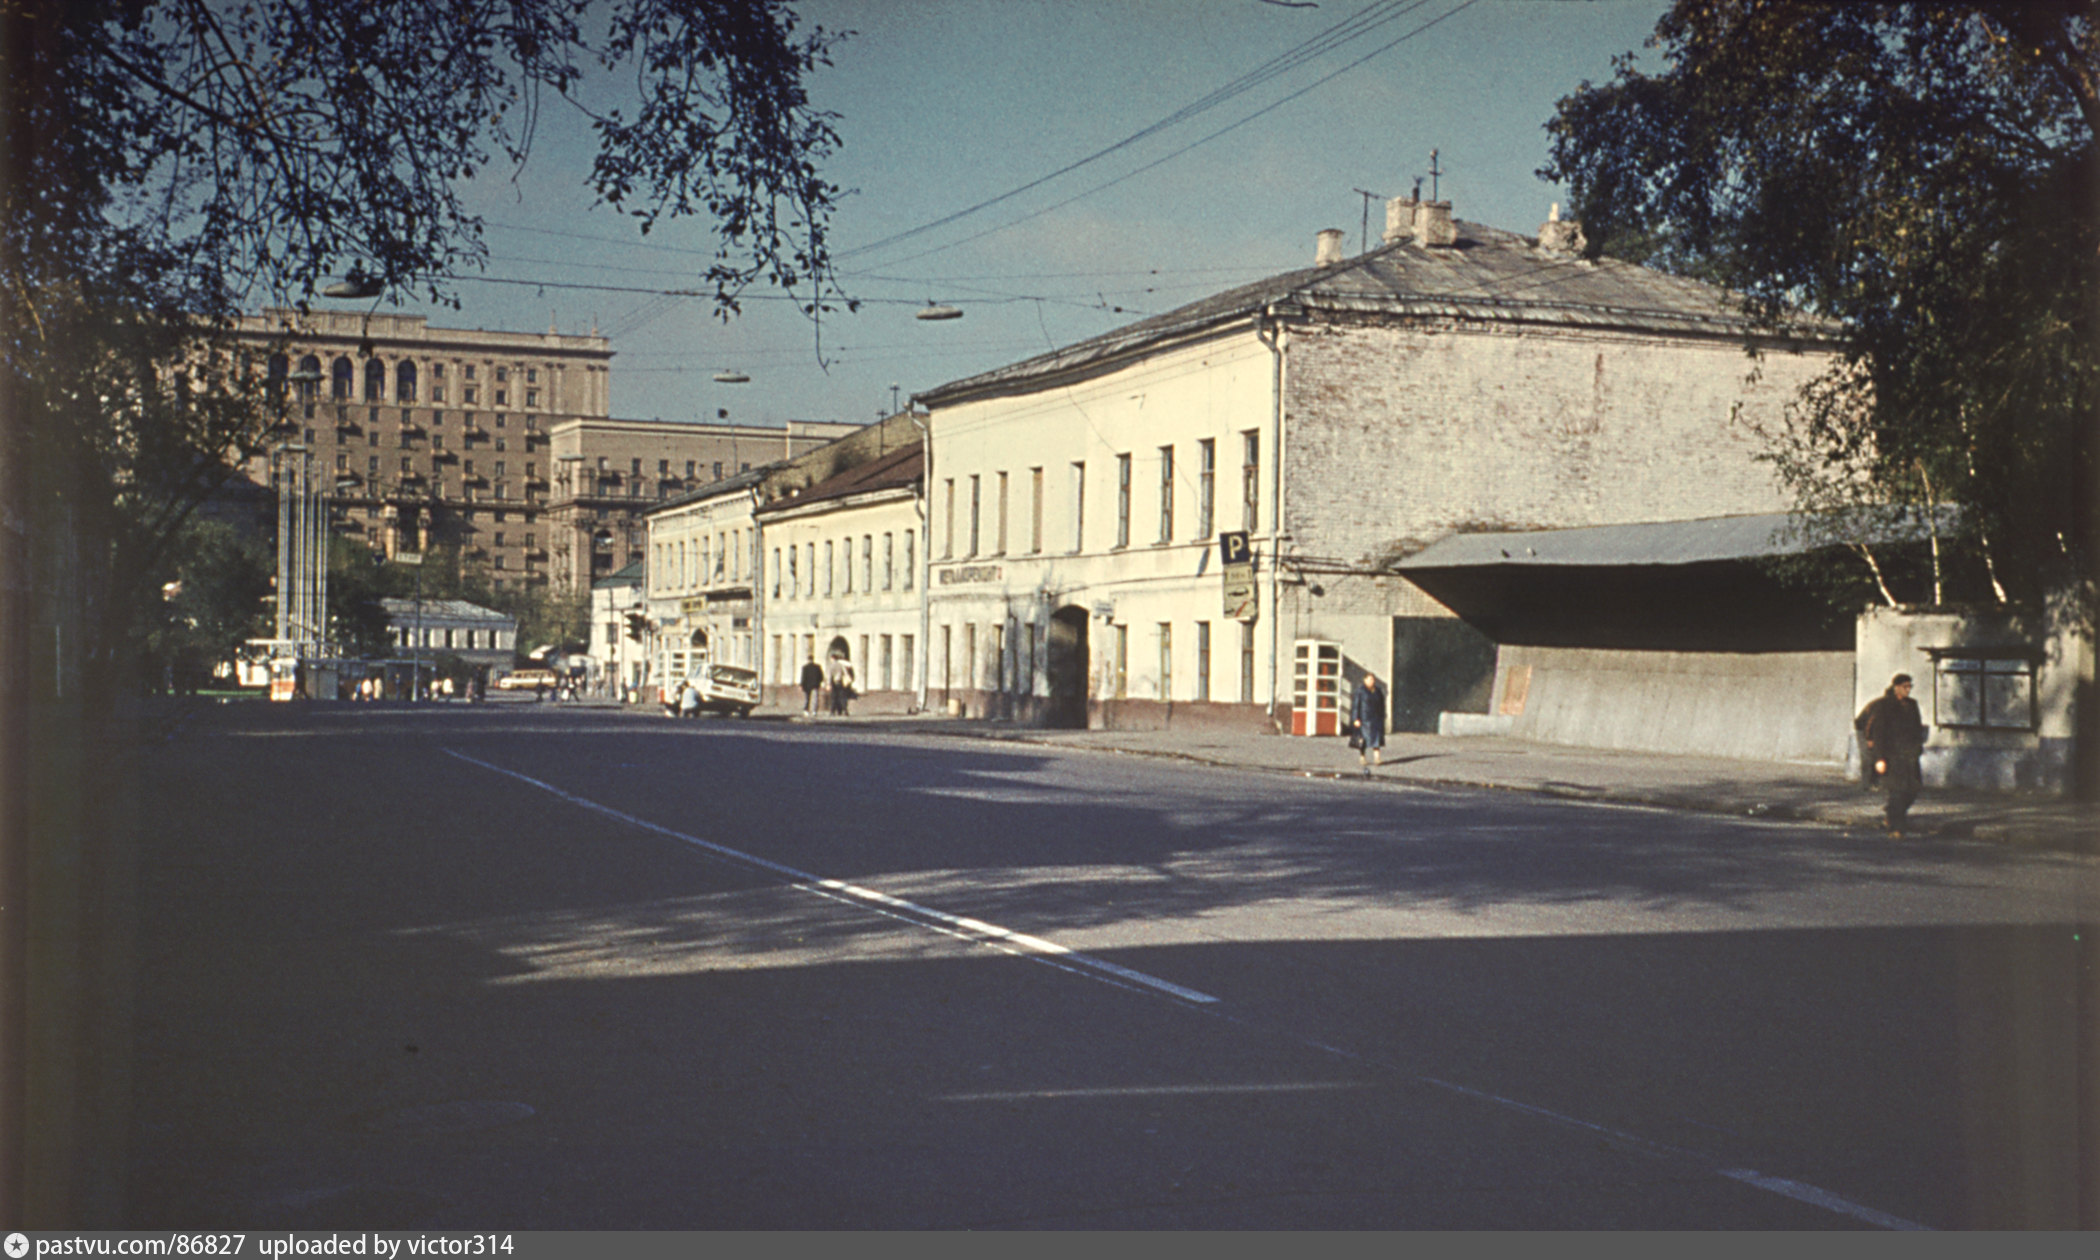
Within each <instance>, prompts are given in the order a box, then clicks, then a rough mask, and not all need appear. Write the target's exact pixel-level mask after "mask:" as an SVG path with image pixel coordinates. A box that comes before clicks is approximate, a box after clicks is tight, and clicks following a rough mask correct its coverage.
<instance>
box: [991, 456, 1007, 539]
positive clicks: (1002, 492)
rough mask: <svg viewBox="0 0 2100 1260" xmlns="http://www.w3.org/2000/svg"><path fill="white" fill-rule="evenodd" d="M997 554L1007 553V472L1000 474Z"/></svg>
mask: <svg viewBox="0 0 2100 1260" xmlns="http://www.w3.org/2000/svg"><path fill="white" fill-rule="evenodd" d="M993 554H995V555H1001V556H1003V555H1005V554H1006V474H1005V473H1003V472H1002V473H1000V474H999V550H998V551H996V552H994V553H993Z"/></svg>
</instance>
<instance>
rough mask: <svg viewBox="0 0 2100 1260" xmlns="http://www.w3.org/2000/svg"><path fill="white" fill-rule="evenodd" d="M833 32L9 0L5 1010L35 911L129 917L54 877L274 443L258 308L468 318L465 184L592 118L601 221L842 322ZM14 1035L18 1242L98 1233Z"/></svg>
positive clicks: (79, 1093) (194, 2)
mask: <svg viewBox="0 0 2100 1260" xmlns="http://www.w3.org/2000/svg"><path fill="white" fill-rule="evenodd" d="M835 38H836V37H835V36H834V35H832V34H829V33H826V32H824V31H821V30H810V31H808V32H807V33H802V32H798V30H797V22H796V19H795V17H794V14H793V13H792V11H791V10H790V9H789V8H788V7H787V5H786V4H785V3H782V0H603V2H602V3H596V2H593V3H589V4H587V2H586V0H358V2H356V3H345V2H343V0H0V1011H6V1012H18V1011H20V1010H21V1009H23V1006H22V1003H23V1002H24V1001H26V1000H27V999H26V998H25V997H24V994H25V993H26V992H27V989H26V987H25V986H26V980H25V979H24V977H25V975H26V970H25V968H26V966H27V964H25V963H24V961H23V959H24V958H25V956H26V955H25V953H24V950H23V948H18V946H20V945H21V942H23V941H25V940H28V939H29V937H28V936H27V934H26V928H25V927H24V926H23V924H24V922H25V920H24V918H23V914H24V909H23V907H24V906H25V905H27V904H29V903H30V902H31V901H33V900H36V899H38V898H42V899H44V900H46V901H49V900H51V899H52V898H54V897H55V898H56V899H57V901H59V902H67V903H69V904H77V905H90V906H96V905H109V906H116V905H121V904H123V903H124V898H123V897H122V896H119V895H115V893H114V892H112V890H107V889H97V888H94V887H89V886H87V885H86V884H82V885H80V886H77V887H70V888H60V887H55V886H54V885H52V883H51V882H50V881H51V880H54V879H60V878H61V877H63V878H68V879H70V878H75V876H73V875H65V874H64V873H65V872H79V873H81V874H79V875H78V876H77V877H78V878H79V879H81V880H89V879H91V878H92V872H95V871H99V870H104V869H116V868H117V867H120V866H121V865H122V864H121V863H114V864H111V863H103V862H100V861H98V860H96V859H95V857H94V856H93V855H92V854H88V855H83V854H82V853H81V852H79V851H78V846H79V845H82V844H86V843H88V842H87V841H83V840H81V839H79V838H80V837H91V836H94V835H98V834H107V828H108V826H109V824H107V823H106V822H105V821H98V816H97V810H98V809H103V808H115V806H113V805H110V804H109V802H110V801H111V799H112V798H113V797H114V796H115V795H116V794H115V793H113V792H107V791H105V792H100V793H88V792H85V791H83V790H81V786H80V785H81V784H82V783H83V782H84V778H83V776H84V775H85V774H86V773H87V772H88V770H87V768H88V767H89V766H90V764H91V760H92V759H91V758H90V756H89V754H88V751H87V750H88V749H89V748H90V746H91V741H92V740H94V739H95V738H96V737H97V734H98V732H96V731H95V730H93V729H91V724H93V723H100V722H103V721H106V720H107V718H108V716H109V715H110V714H112V713H115V712H118V706H117V704H116V700H117V699H118V698H119V697H120V696H122V695H123V694H125V693H126V692H128V691H130V690H131V689H132V684H135V682H136V681H137V679H136V677H135V670H136V667H137V665H138V663H139V662H140V661H141V659H142V653H141V649H142V648H143V647H144V646H145V645H146V644H147V643H148V641H149V639H150V637H151V635H152V634H154V633H155V632H156V630H158V629H164V628H165V627H164V626H163V625H162V623H161V620H160V613H161V603H160V601H161V598H162V596H161V588H162V585H163V584H164V583H166V582H167V581H169V580H171V579H173V578H174V577H175V574H176V565H177V550H178V547H179V542H180V540H181V539H182V538H183V537H184V532H183V531H184V530H185V528H186V525H187V523H188V522H189V521H190V520H191V519H192V517H193V516H194V515H195V513H196V511H197V508H198V505H199V504H201V503H204V502H206V501H207V500H209V499H210V498H211V497H212V496H213V495H214V494H216V493H218V492H219V491H220V490H221V489H222V488H223V487H225V486H227V484H228V482H229V480H230V479H231V478H233V476H234V470H235V469H236V468H237V467H238V466H239V465H240V463H241V462H242V461H243V460H245V459H246V458H247V457H249V456H250V455H252V454H253V453H255V452H257V451H258V450H260V449H262V447H263V446H264V444H265V443H266V441H267V437H268V430H269V427H270V425H271V423H272V421H273V420H274V419H275V415H274V412H275V401H276V400H274V399H273V398H272V397H271V395H270V392H269V388H268V383H267V382H266V381H264V380H262V379H260V378H259V375H258V372H257V365H256V364H254V363H252V362H250V361H248V360H247V359H245V358H244V357H243V355H242V354H241V353H240V352H239V350H238V348H237V346H236V344H235V343H234V341H233V340H232V338H231V336H230V322H231V319H232V317H233V316H234V315H235V314H236V313H237V312H239V311H241V310H243V309H253V308H255V307H259V306H263V305H266V304H268V305H292V306H303V305H305V304H306V303H307V302H308V301H309V300H310V299H311V298H312V297H313V296H314V295H315V293H316V290H317V289H319V288H320V287H322V286H323V285H325V284H326V283H327V282H328V280H329V279H331V278H332V277H335V276H338V275H344V274H346V273H354V274H356V275H357V276H358V277H359V278H361V279H364V280H367V281H369V282H371V283H372V284H374V285H375V286H376V287H377V289H378V290H379V291H380V292H381V293H382V294H384V295H387V296H390V297H395V298H399V297H402V296H406V295H411V294H417V295H422V296H426V297H429V298H431V299H433V300H436V301H448V300H452V299H451V292H450V277H452V276H454V275H456V274H458V273H460V272H461V271H463V270H467V269H471V268H474V267H476V266H479V265H480V264H481V263H482V262H483V261H484V260H485V258H486V251H485V249H484V248H483V245H482V235H481V224H480V223H479V221H478V220H476V219H475V218H474V217H473V216H471V215H470V214H468V213H467V212H466V210H465V208H464V205H463V203H462V201H461V199H460V196H459V192H458V189H459V186H460V184H461V182H462V181H464V180H466V179H468V178H470V177H472V176H473V175H475V174H476V173H477V172H479V171H481V170H483V169H484V168H487V167H490V166H492V165H501V164H510V165H513V166H514V165H516V164H518V163H522V162H524V161H525V160H526V158H527V156H528V154H529V153H530V151H531V149H532V143H533V136H534V132H535V129H536V125H537V123H538V120H539V118H540V115H541V111H542V110H543V109H545V108H550V107H552V108H572V109H577V110H581V111H583V112H584V113H585V114H586V115H588V116H589V118H590V119H591V125H592V126H593V128H594V129H595V132H596V136H597V139H598V143H599V151H598V156H597V158H596V160H595V162H594V163H593V164H592V166H591V168H590V169H589V171H588V172H587V173H585V174H584V176H583V178H584V182H585V184H586V186H587V187H588V188H590V189H591V190H592V191H593V192H594V193H595V194H596V196H597V197H598V198H599V199H600V200H601V201H602V203H604V204H605V205H607V206H609V207H611V208H612V209H613V210H615V211H617V212H619V213H621V214H623V215H626V216H630V217H631V218H632V219H633V220H634V221H635V223H636V225H637V226H638V228H639V229H640V230H642V231H647V230H649V229H650V228H651V227H652V226H653V225H654V224H656V223H658V222H660V221H662V220H663V219H666V218H676V217H680V216H687V215H691V216H696V217H699V218H702V219H703V220H705V221H707V222H709V223H710V224H711V225H712V226H713V228H714V229H715V239H716V242H717V246H718V248H717V252H716V254H715V256H714V258H713V259H712V260H711V262H710V263H709V264H708V265H707V266H706V268H705V269H704V271H703V272H702V274H701V276H700V277H699V279H700V281H701V283H703V284H705V285H706V286H707V287H708V288H709V289H710V290H711V291H712V292H713V294H714V295H715V298H716V301H717V304H718V309H719V310H720V311H722V312H723V313H725V314H727V313H731V312H734V311H735V310H736V306H737V301H738V298H739V295H740V294H741V293H743V292H744V290H745V289H746V288H747V287H748V286H750V285H754V284H763V285H770V286H774V287H778V288H781V289H785V290H788V291H790V292H792V293H794V294H795V295H796V296H797V297H798V298H799V299H800V300H801V301H802V303H803V304H804V306H805V309H807V310H808V311H809V312H810V313H811V314H812V315H815V314H817V313H818V312H820V311H822V310H824V309H827V304H828V303H831V302H833V301H838V300H841V299H840V296H839V294H838V292H837V289H836V286H835V284H834V283H833V277H832V269H831V261H830V253H829V248H828V244H827V225H828V220H829V216H830V212H831V209H832V205H833V202H834V200H835V198H836V197H837V195H838V190H837V189H835V188H834V187H833V186H832V185H830V184H829V183H827V182H826V181H825V180H824V179H823V178H822V176H821V175H820V173H819V168H820V167H821V165H822V164H823V162H824V161H825V159H826V158H827V157H828V156H829V155H830V154H831V153H832V152H833V150H834V149H835V146H836V144H837V136H836V134H835V132H834V130H833V128H832V123H831V119H830V118H829V117H828V116H827V115H825V114H824V113H822V112H821V111H818V110H815V109H813V108H811V106H810V104H809V101H808V97H807V94H806V91H805V86H804V84H805V80H806V78H807V76H809V75H810V74H812V73H814V72H815V71H816V70H817V69H818V68H819V67H821V66H822V65H824V64H825V63H826V57H827V55H828V49H829V48H830V47H831V46H832V44H833V42H834V39H835ZM599 71H603V72H604V73H603V74H600V73H598V72H599ZM587 72H588V73H587ZM32 592H33V593H34V598H33V599H32V598H31V597H30V596H31V593H32ZM25 838H26V840H27V841H29V842H34V843H40V844H44V845H46V846H48V847H47V849H45V850H40V851H39V854H38V855H37V856H36V857H35V858H34V860H32V858H31V857H30V856H29V854H30V849H29V847H28V844H25ZM31 871H38V872H43V874H42V875H40V876H38V877H37V879H36V880H32V879H31V877H30V874H29V873H30V872H31ZM53 872H58V873H59V874H52V873H53ZM39 880H41V881H42V882H38V881H39ZM105 894H107V895H105ZM50 922H51V923H72V922H74V920H73V919H71V918H69V917H68V914H67V913H60V914H56V915H53V916H52V918H51V919H50ZM37 940H38V942H40V944H38V945H36V946H35V948H39V949H44V950H46V951H47V954H48V957H50V958H52V959H62V960H63V959H70V960H73V961H71V962H62V963H53V964H52V966H55V967H60V968H61V969H62V968H63V967H67V966H74V965H85V964H79V960H80V959H82V958H86V957H88V956H89V955H88V953H85V952H83V948H82V947H81V946H80V944H79V942H71V943H69V942H67V941H65V940H61V939H59V938H57V937H55V936H51V935H49V934H48V932H47V934H46V935H44V936H40V937H38V938H37ZM52 974H59V973H58V972H53V973H52ZM46 992H49V993H51V994H53V995H55V996H54V997H53V1000H54V1001H56V1002H58V1004H59V1005H60V1006H62V1007H64V1008H65V1009H66V1010H68V1011H73V1012H91V1011H92V1010H93V1009H94V1003H93V1002H92V1001H91V1000H89V999H86V998H80V997H77V996H66V995H64V994H61V993H60V992H59V990H58V989H56V988H47V990H46ZM0 1023H4V1024H6V1027H5V1028H0V1037H4V1038H6V1041H5V1043H4V1044H0V1065H5V1070H4V1071H0V1218H5V1219H7V1220H10V1221H15V1220H20V1221H23V1222H25V1223H36V1222H39V1221H41V1222H43V1223H46V1224H58V1223H66V1224H79V1223H82V1221H83V1220H84V1219H86V1216H87V1213H86V1212H85V1211H84V1210H82V1209H81V1207H80V1205H81V1204H85V1203H87V1202H89V1201H90V1199H91V1198H92V1195H91V1194H90V1192H89V1190H88V1189H87V1188H86V1187H88V1186H89V1184H90V1183H91V1182H93V1180H94V1179H95V1178H96V1177H98V1176H107V1175H109V1174H108V1172H107V1170H108V1169H109V1168H113V1167H116V1166H118V1165H117V1163H116V1161H108V1160H99V1159H97V1158H96V1151H95V1150H94V1149H93V1144H92V1143H91V1142H89V1141H86V1140H85V1139H83V1140H78V1141H76V1140H74V1136H73V1135H69V1134H67V1133H66V1131H65V1125H64V1124H63V1123H62V1122H58V1121H54V1122H52V1123H51V1124H45V1125H42V1127H40V1128H39V1129H38V1130H37V1131H36V1132H37V1134H41V1135H43V1136H42V1137H36V1136H33V1135H32V1136H30V1137H25V1136H24V1134H25V1133H26V1132H27V1130H25V1128H24V1125H23V1123H22V1121H23V1117H24V1116H25V1115H26V1114H27V1112H26V1110H25V1108H26V1106H27V1104H26V1102H25V1099H26V1098H27V1097H28V1096H29V1095H30V1092H31V1086H30V1084H29V1082H30V1079H31V1077H32V1076H34V1075H35V1073H36V1071H38V1069H37V1068H36V1066H35V1063H31V1066H30V1067H29V1068H27V1069H23V1068H21V1067H20V1065H21V1064H23V1063H25V1062H30V1060H31V1059H34V1057H35V1056H33V1055H32V1056H29V1058H25V1057H24V1055H23V1054H21V1053H18V1051H20V1050H21V1047H22V1046H23V1045H24V1044H25V1043H24V1042H23V1041H22V1032H21V1021H19V1020H13V1019H9V1020H4V1021H0ZM81 1035H82V1036H86V1035H87V1034H85V1033H82V1034H81ZM37 1044H38V1045H40V1046H48V1047H55V1048H56V1049H54V1050H52V1052H51V1053H52V1054H53V1055H55V1056H58V1058H63V1057H64V1055H65V1053H66V1051H65V1047H67V1046H68V1045H69V1044H71V1043H70V1042H69V1041H68V1039H67V1036H66V1035H61V1034H59V1033H55V1032H53V1033H48V1034H47V1035H44V1036H42V1037H41V1038H40V1039H39V1041H38V1043H37ZM98 1053H99V1051H98ZM87 1057H88V1058H90V1059H94V1058H95V1057H96V1056H95V1055H92V1054H91V1055H88V1056H87ZM56 1061H57V1060H56V1059H54V1062H56ZM98 1061H99V1060H98ZM112 1061H114V1060H112ZM36 1062H42V1060H36ZM53 1070H54V1071H60V1072H63V1071H64V1069H63V1068H53ZM25 1072H27V1073H29V1075H25V1074H24V1073H25ZM54 1079H55V1078H54ZM64 1079H65V1080H67V1081H68V1082H69V1084H68V1085H67V1087H66V1089H64V1090H61V1091H59V1092H58V1093H57V1094H54V1095H52V1096H53V1097H58V1096H59V1095H61V1094H62V1095H63V1096H64V1097H66V1098H75V1099H79V1098H85V1097H86V1096H87V1093H86V1091H85V1090H84V1089H80V1088H75V1087H74V1085H73V1084H72V1083H71V1082H73V1078H71V1077H66V1078H64ZM82 1105H85V1104H82ZM54 1107H56V1104H53V1105H52V1107H47V1108H45V1109H44V1111H43V1112H40V1113H39V1114H41V1115H45V1116H47V1117H48V1116H56V1115H58V1114H59V1113H58V1111H57V1110H54V1109H53V1108H54ZM32 1143H34V1144H35V1145H34V1146H33V1149H32V1145H29V1144H32ZM25 1187H28V1188H27V1189H25ZM111 1201H113V1199H112V1200H111ZM28 1203H34V1204H36V1205H39V1206H38V1207H37V1209H36V1210H35V1211H30V1210H26V1209H25V1207H24V1205H25V1204H28Z"/></svg>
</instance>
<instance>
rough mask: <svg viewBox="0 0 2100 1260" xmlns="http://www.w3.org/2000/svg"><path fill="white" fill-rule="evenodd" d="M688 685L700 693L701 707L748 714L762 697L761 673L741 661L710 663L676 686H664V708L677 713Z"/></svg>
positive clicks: (722, 711)
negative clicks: (739, 663)
mask: <svg viewBox="0 0 2100 1260" xmlns="http://www.w3.org/2000/svg"><path fill="white" fill-rule="evenodd" d="M687 686H690V687H692V688H693V689H694V690H695V691H697V692H699V693H700V707H701V708H703V709H713V710H715V711H717V712H720V713H734V714H736V715H737V716H738V717H745V716H748V715H749V714H750V712H751V710H753V709H755V708H757V707H758V702H759V699H760V693H759V686H758V674H757V673H756V672H755V671H753V670H748V669H745V668H744V667H742V666H741V665H709V666H706V667H705V668H703V669H702V670H701V671H700V672H699V673H697V674H694V675H693V676H692V677H690V678H687V679H686V680H685V682H683V683H680V684H679V685H678V686H676V687H666V688H664V689H663V693H662V699H663V706H664V710H665V711H666V712H668V713H670V714H671V715H672V716H673V717H676V716H677V715H678V712H679V700H680V698H681V697H683V696H684V694H685V689H686V687H687Z"/></svg>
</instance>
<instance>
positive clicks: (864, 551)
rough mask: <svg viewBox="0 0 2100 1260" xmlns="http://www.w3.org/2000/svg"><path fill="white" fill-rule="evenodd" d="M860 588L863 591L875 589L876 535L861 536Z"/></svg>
mask: <svg viewBox="0 0 2100 1260" xmlns="http://www.w3.org/2000/svg"><path fill="white" fill-rule="evenodd" d="M860 589H861V590H862V591H863V592H866V591H872V590H874V589H875V535H873V534H862V535H861V536H860Z"/></svg>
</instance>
